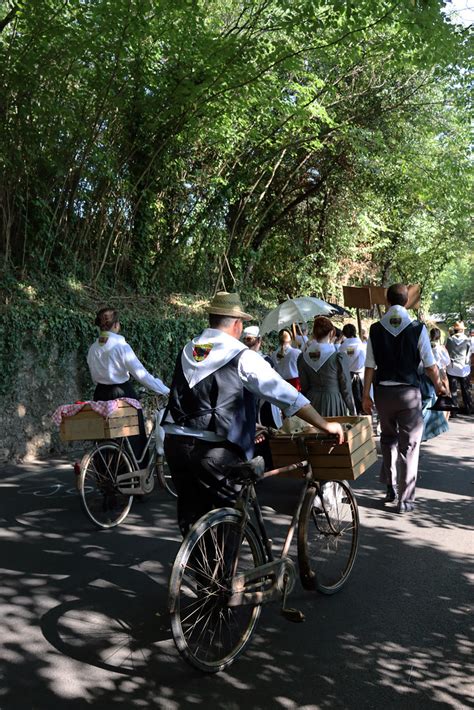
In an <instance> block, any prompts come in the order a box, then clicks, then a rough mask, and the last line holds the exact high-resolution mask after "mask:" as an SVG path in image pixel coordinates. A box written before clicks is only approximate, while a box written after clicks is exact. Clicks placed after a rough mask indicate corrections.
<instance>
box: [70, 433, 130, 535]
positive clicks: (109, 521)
mask: <svg viewBox="0 0 474 710" xmlns="http://www.w3.org/2000/svg"><path fill="white" fill-rule="evenodd" d="M133 470H134V467H133V464H132V462H131V461H130V459H129V457H128V456H127V454H126V453H125V452H124V451H123V450H122V449H121V448H120V446H119V445H118V444H117V443H116V442H115V441H102V442H100V443H99V444H97V445H96V446H94V448H93V449H92V451H89V452H88V453H87V454H85V455H84V456H83V458H82V461H81V473H80V476H79V493H80V496H81V505H82V509H83V510H84V512H85V514H86V516H87V517H88V518H89V519H90V520H91V521H92V523H93V524H94V525H95V526H96V527H98V528H103V529H104V528H105V529H106V528H113V527H115V526H116V525H119V524H120V523H121V522H123V520H125V518H126V517H127V515H128V513H129V512H130V508H131V507H132V502H133V496H129V495H124V494H123V493H120V491H119V490H118V488H117V485H116V478H117V475H118V474H119V473H131V472H132V471H133Z"/></svg>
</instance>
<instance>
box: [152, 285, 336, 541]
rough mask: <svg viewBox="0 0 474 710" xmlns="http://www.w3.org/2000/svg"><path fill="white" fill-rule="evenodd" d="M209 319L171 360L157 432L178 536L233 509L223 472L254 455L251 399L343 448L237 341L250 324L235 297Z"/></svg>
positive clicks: (223, 300)
mask: <svg viewBox="0 0 474 710" xmlns="http://www.w3.org/2000/svg"><path fill="white" fill-rule="evenodd" d="M208 312H209V328H206V329H205V330H204V331H203V332H202V333H201V335H199V336H198V337H196V338H194V339H193V340H191V341H190V342H189V343H187V345H185V347H184V348H183V350H182V351H181V353H180V355H179V356H178V359H177V362H176V367H175V372H174V376H173V382H172V385H171V393H170V398H169V404H168V409H167V412H166V414H165V417H164V425H163V426H164V429H165V432H166V437H165V455H166V460H167V462H168V465H169V467H170V471H171V475H172V477H173V482H174V484H175V486H176V490H177V493H178V523H179V526H180V529H181V531H182V533H183V534H186V532H187V531H188V529H189V527H190V526H191V525H192V524H193V523H194V522H195V521H196V520H198V519H199V518H200V517H201V515H204V513H206V512H208V511H209V510H212V509H213V508H218V507H221V506H228V505H230V506H233V504H234V502H235V499H236V496H237V494H238V491H239V489H240V487H239V486H238V485H236V484H234V483H233V482H232V481H231V480H228V479H227V478H226V472H227V469H229V468H230V467H232V466H234V465H235V464H238V463H241V462H242V461H245V460H248V459H250V458H252V456H253V450H254V441H255V429H256V424H255V419H256V407H255V399H254V398H255V397H259V398H261V399H265V400H267V401H269V402H271V403H272V404H275V405H277V406H278V407H281V408H282V409H283V411H284V413H285V414H286V415H287V416H292V415H293V414H297V415H298V416H299V417H300V418H301V419H304V420H305V421H307V422H308V423H309V424H312V425H313V426H315V427H317V428H318V429H321V430H322V431H325V432H327V433H329V434H334V435H335V436H336V438H337V441H338V443H339V444H340V443H342V441H343V431H342V427H341V425H340V424H338V423H335V422H327V421H326V420H325V419H323V418H322V417H321V416H320V415H319V414H318V413H317V412H316V410H315V409H313V407H312V406H311V405H310V403H309V401H308V400H307V399H306V397H304V396H303V395H302V394H300V393H299V392H298V391H297V390H296V389H295V388H294V387H293V386H292V385H290V384H289V383H288V382H285V380H283V379H282V378H281V377H280V376H279V375H278V374H277V373H276V372H275V370H274V369H272V367H271V366H270V365H269V364H268V363H267V362H265V360H264V358H263V357H261V356H260V355H259V354H258V353H257V352H254V351H253V350H249V349H248V348H247V347H246V346H245V345H244V344H243V343H242V342H240V336H241V335H242V328H243V321H244V320H251V318H252V317H251V316H250V315H248V314H247V313H245V312H244V311H243V309H242V305H241V302H240V297H239V295H238V294H237V293H226V292H220V293H217V294H216V296H215V297H214V298H213V300H212V301H211V303H210V305H209V308H208Z"/></svg>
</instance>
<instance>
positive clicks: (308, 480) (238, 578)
mask: <svg viewBox="0 0 474 710" xmlns="http://www.w3.org/2000/svg"><path fill="white" fill-rule="evenodd" d="M298 469H301V470H302V471H304V480H305V483H304V485H303V486H302V488H301V493H300V496H299V500H298V504H297V506H296V509H295V511H294V513H293V516H292V519H291V522H290V525H289V527H288V531H287V534H286V538H285V541H284V543H283V547H282V550H281V553H280V555H279V556H278V558H275V557H274V554H273V550H272V545H271V542H270V539H269V537H268V535H267V530H266V527H265V521H264V519H263V515H262V511H261V508H260V504H259V502H258V498H257V494H256V491H255V486H254V484H253V483H250V484H249V485H246V486H245V488H244V491H243V496H242V497H240V498H239V500H238V501H237V503H236V508H237V509H238V510H239V511H240V512H241V513H242V523H241V528H240V536H239V543H238V547H237V549H240V545H241V543H242V539H243V533H244V529H245V526H246V524H247V521H248V520H249V519H250V514H249V509H250V508H251V509H252V510H253V512H254V515H255V519H256V521H257V528H258V532H259V533H260V537H261V539H262V542H263V545H264V547H265V551H266V554H267V559H268V562H267V563H266V564H264V565H261V566H260V567H256V568H254V569H252V570H248V571H247V572H244V573H242V574H235V571H236V569H237V565H238V555H237V556H236V559H235V561H234V564H233V569H232V594H231V596H230V598H229V600H228V605H229V606H239V605H242V604H263V603H265V602H268V601H272V600H274V599H278V598H280V597H281V596H282V595H283V594H285V595H286V594H287V593H289V592H291V590H292V589H293V586H294V582H295V577H296V573H295V565H294V563H293V561H292V560H291V559H290V558H289V557H288V553H289V550H290V547H291V543H292V541H293V537H294V533H295V529H296V525H297V523H298V518H299V516H300V513H301V508H302V507H303V501H304V499H305V496H306V491H307V490H308V488H309V487H310V486H315V487H316V486H318V483H317V481H315V480H314V479H313V472H312V469H311V464H310V463H309V461H300V462H299V463H297V464H292V465H291V466H285V467H284V468H277V469H273V470H272V471H267V473H265V474H264V478H267V477H270V476H275V475H277V474H279V473H287V472H289V471H295V470H298ZM264 578H267V582H268V583H270V580H268V578H273V581H271V584H270V586H269V587H268V588H267V589H263V590H262V589H259V590H257V591H252V592H249V591H245V590H246V588H247V587H248V585H249V584H251V583H252V582H257V581H260V582H261V581H262V579H264Z"/></svg>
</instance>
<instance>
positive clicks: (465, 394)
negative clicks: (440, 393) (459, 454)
mask: <svg viewBox="0 0 474 710" xmlns="http://www.w3.org/2000/svg"><path fill="white" fill-rule="evenodd" d="M453 328H454V333H453V335H451V337H450V338H448V339H447V341H446V350H447V351H448V353H449V357H450V363H449V365H448V366H447V368H446V372H447V374H448V380H449V386H450V388H451V394H452V396H453V400H454V404H455V405H457V401H458V385H459V386H460V388H461V392H462V398H463V400H464V408H465V413H466V414H471V412H472V399H471V343H470V340H469V338H468V337H467V336H466V335H465V333H464V323H463V322H462V321H457V322H456V323H455V324H454V326H453Z"/></svg>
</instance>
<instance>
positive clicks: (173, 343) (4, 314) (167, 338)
mask: <svg viewBox="0 0 474 710" xmlns="http://www.w3.org/2000/svg"><path fill="white" fill-rule="evenodd" d="M2 285H3V292H4V293H8V294H9V295H8V296H7V300H8V301H10V302H9V304H8V305H5V306H2V307H1V310H0V369H1V372H2V380H1V382H0V396H11V395H13V393H14V391H15V381H16V376H17V374H18V370H19V368H20V367H21V366H22V365H23V364H24V352H25V350H29V351H32V352H33V354H34V357H35V365H36V366H37V367H38V368H41V369H46V370H49V371H50V372H51V376H52V377H58V378H61V365H62V363H64V362H65V361H67V360H68V359H70V358H71V356H77V361H78V369H79V371H78V377H79V383H80V387H81V390H82V396H83V397H84V398H89V397H91V396H92V393H93V384H92V382H91V379H90V375H89V371H88V368H87V364H86V356H87V351H88V349H89V347H90V345H91V343H92V342H93V340H94V339H95V338H96V337H97V329H96V328H95V327H94V325H93V320H94V313H95V311H96V309H97V308H98V307H100V306H101V305H103V303H110V304H111V305H112V306H113V307H117V308H119V311H120V322H121V324H122V333H123V335H125V337H126V339H127V341H128V342H129V343H130V345H131V346H132V347H133V348H134V350H135V352H136V353H137V355H138V357H139V358H140V360H141V361H142V362H143V364H144V365H145V366H146V367H147V369H149V371H150V372H152V373H153V374H154V375H156V376H158V377H161V378H162V379H163V380H164V381H166V382H170V381H171V377H172V374H173V370H174V365H175V361H176V357H177V355H178V352H179V350H180V348H181V347H182V346H183V345H184V343H185V342H186V341H187V340H188V339H189V338H190V337H192V336H194V335H195V334H196V333H198V332H200V331H201V330H202V328H203V327H204V324H205V319H204V317H203V316H202V315H201V314H200V313H197V314H193V313H189V312H186V309H184V308H183V309H181V310H182V312H181V313H179V311H178V312H176V313H172V312H171V311H170V308H169V307H168V309H166V308H165V307H164V305H162V304H159V303H155V302H149V301H148V302H147V301H144V302H140V301H138V302H137V300H136V299H134V300H132V302H128V303H127V305H124V304H123V302H122V303H117V302H114V301H113V299H112V300H110V299H109V298H108V295H107V294H103V295H102V297H101V295H100V294H94V298H93V299H90V298H88V299H87V300H85V299H84V298H83V297H81V294H80V292H77V291H74V289H69V290H68V288H67V285H66V284H61V283H60V282H57V283H56V284H55V286H56V291H54V289H51V288H50V289H49V290H48V291H46V290H45V289H42V295H41V296H39V295H38V292H37V290H36V288H35V287H34V286H32V285H22V284H20V285H18V282H15V281H14V280H13V279H11V278H10V279H8V278H6V279H4V280H3V284H2ZM14 286H15V288H14ZM98 299H100V300H98ZM187 310H188V311H189V309H187ZM167 311H168V312H167Z"/></svg>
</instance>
